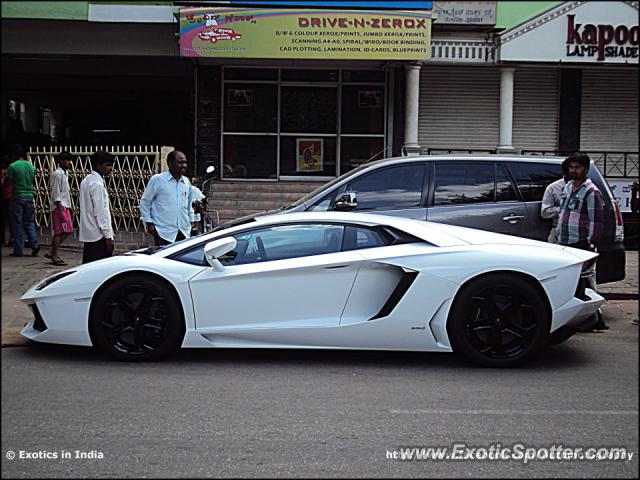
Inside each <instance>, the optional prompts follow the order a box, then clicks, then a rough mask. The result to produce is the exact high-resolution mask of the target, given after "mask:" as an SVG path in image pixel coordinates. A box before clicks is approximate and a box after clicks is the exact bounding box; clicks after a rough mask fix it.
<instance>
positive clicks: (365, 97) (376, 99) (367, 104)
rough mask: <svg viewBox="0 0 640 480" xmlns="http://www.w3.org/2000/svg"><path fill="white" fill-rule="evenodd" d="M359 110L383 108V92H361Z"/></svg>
mask: <svg viewBox="0 0 640 480" xmlns="http://www.w3.org/2000/svg"><path fill="white" fill-rule="evenodd" d="M358 108H382V92H381V91H379V90H360V91H359V92H358Z"/></svg>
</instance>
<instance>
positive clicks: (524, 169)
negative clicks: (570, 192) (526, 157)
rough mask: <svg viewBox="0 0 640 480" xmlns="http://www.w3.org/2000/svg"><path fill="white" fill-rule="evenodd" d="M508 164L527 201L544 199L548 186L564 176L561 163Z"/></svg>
mask: <svg viewBox="0 0 640 480" xmlns="http://www.w3.org/2000/svg"><path fill="white" fill-rule="evenodd" d="M507 166H508V168H509V170H511V174H512V175H513V178H514V179H515V181H516V183H517V184H518V189H519V190H520V193H521V194H522V197H523V198H524V201H525V202H532V201H536V200H542V196H543V195H544V191H545V189H546V188H547V186H548V185H549V184H550V183H553V182H555V181H556V180H558V179H560V178H562V166H561V165H560V164H559V163H558V164H553V163H533V162H509V163H507Z"/></svg>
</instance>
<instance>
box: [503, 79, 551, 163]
mask: <svg viewBox="0 0 640 480" xmlns="http://www.w3.org/2000/svg"><path fill="white" fill-rule="evenodd" d="M559 89H560V87H559V79H558V69H555V68H534V67H530V68H518V69H516V72H515V78H514V87H513V146H514V148H515V149H517V150H547V151H554V150H556V149H557V148H558V125H559V121H558V117H559V105H560V94H559Z"/></svg>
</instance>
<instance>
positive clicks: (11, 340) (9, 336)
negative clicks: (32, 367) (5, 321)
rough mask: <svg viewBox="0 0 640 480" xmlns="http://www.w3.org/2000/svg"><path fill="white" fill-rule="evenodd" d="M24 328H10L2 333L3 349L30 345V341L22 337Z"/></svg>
mask: <svg viewBox="0 0 640 480" xmlns="http://www.w3.org/2000/svg"><path fill="white" fill-rule="evenodd" d="M21 330H22V328H15V327H14V328H9V329H7V330H5V331H3V332H2V345H1V347H2V348H5V347H24V346H26V345H28V344H29V339H27V338H25V337H23V336H22V335H20V331H21Z"/></svg>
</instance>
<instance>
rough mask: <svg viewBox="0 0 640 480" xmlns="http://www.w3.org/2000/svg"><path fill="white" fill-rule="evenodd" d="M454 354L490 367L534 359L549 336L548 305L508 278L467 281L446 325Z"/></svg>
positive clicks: (519, 281) (517, 280) (530, 289)
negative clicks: (456, 353) (459, 354)
mask: <svg viewBox="0 0 640 480" xmlns="http://www.w3.org/2000/svg"><path fill="white" fill-rule="evenodd" d="M447 330H448V333H449V338H450V340H451V344H452V346H453V349H454V351H456V352H458V353H461V354H462V355H464V356H465V357H467V358H468V359H470V360H472V361H473V362H475V363H478V364H480V365H484V366H488V367H513V366H517V365H521V364H523V363H524V362H526V361H527V360H529V359H530V358H532V357H533V356H535V355H536V354H537V353H538V352H539V351H540V349H541V348H542V346H543V345H544V342H545V338H546V337H547V334H548V332H549V321H548V314H547V307H546V304H545V302H544V300H543V298H542V297H541V295H540V293H538V291H537V290H536V289H535V288H534V287H533V286H532V285H531V284H530V283H528V282H527V281H526V280H524V279H522V278H520V277H517V276H514V275H508V274H495V275H488V276H485V277H482V278H479V279H477V280H473V281H471V282H470V283H469V284H468V285H466V286H465V287H464V288H463V289H462V290H461V291H460V293H459V294H458V296H457V297H456V299H455V302H454V304H453V307H452V310H451V314H450V316H449V321H448V324H447Z"/></svg>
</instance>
